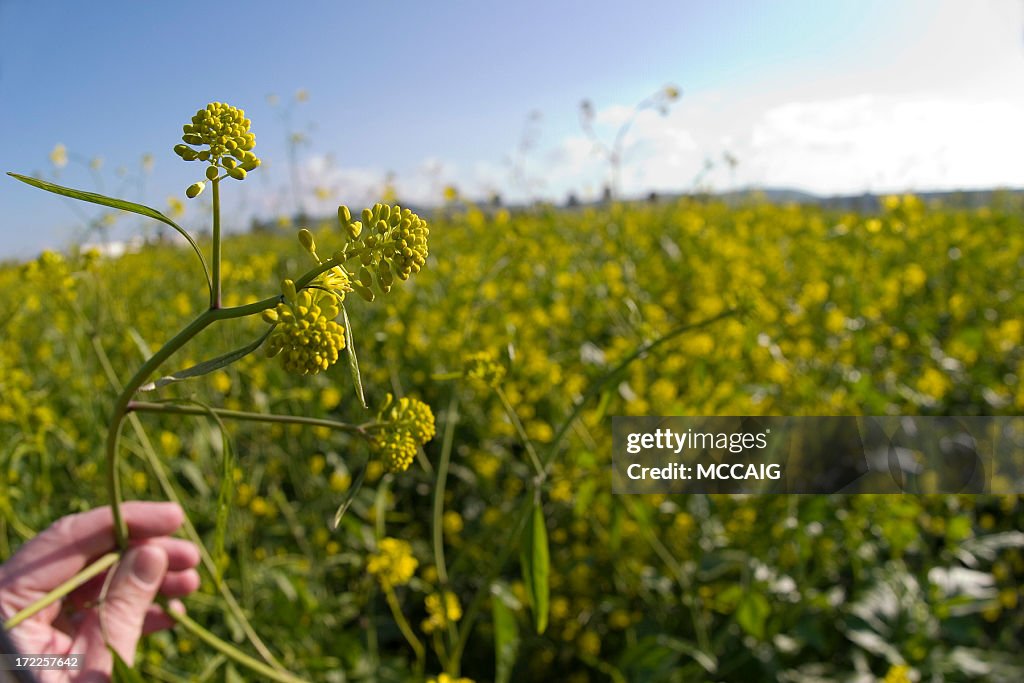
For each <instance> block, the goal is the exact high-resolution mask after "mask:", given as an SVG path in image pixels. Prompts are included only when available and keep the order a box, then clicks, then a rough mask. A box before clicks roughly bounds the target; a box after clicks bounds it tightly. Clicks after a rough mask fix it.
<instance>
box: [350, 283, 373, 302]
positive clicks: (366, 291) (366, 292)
mask: <svg viewBox="0 0 1024 683" xmlns="http://www.w3.org/2000/svg"><path fill="white" fill-rule="evenodd" d="M352 289H353V290H354V291H355V293H356V294H358V295H359V296H361V297H363V298H364V299H366V300H367V301H373V300H374V298H375V297H374V295H373V290H372V289H370V288H369V287H365V286H363V285H362V284H360V283H359V282H353V283H352Z"/></svg>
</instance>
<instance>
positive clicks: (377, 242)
mask: <svg viewBox="0 0 1024 683" xmlns="http://www.w3.org/2000/svg"><path fill="white" fill-rule="evenodd" d="M361 218H362V220H361V221H357V220H353V219H352V213H351V212H350V211H349V209H348V207H347V206H340V207H338V222H339V224H340V225H341V227H342V229H344V231H345V233H346V236H347V237H348V240H349V241H348V243H347V244H346V245H345V248H344V249H343V250H342V251H341V252H339V253H340V255H351V256H353V257H354V256H355V255H357V254H358V256H359V260H360V262H361V264H362V268H360V271H359V282H358V283H355V290H356V291H357V292H358V293H359V294H360V296H362V297H364V298H365V299H367V300H369V301H372V300H373V293H372V292H371V291H370V286H371V285H372V284H373V283H374V281H375V280H376V283H377V286H378V287H380V290H381V291H382V292H384V293H385V294H387V293H388V292H389V291H390V290H391V285H392V284H393V283H394V278H395V277H398V279H399V280H408V279H409V276H410V275H412V274H413V273H418V272H420V270H421V269H422V268H423V265H424V264H425V263H426V261H427V255H428V253H429V252H428V249H427V237H428V236H429V235H430V229H429V228H428V227H427V222H426V221H425V220H423V219H422V218H420V217H419V216H417V215H416V214H415V213H413V212H412V211H411V210H410V209H403V208H402V207H401V206H399V205H398V204H395V205H394V206H389V205H387V204H375V205H374V207H373V208H372V209H363V213H362V216H361ZM364 226H365V228H366V230H365V231H364V229H363V228H364Z"/></svg>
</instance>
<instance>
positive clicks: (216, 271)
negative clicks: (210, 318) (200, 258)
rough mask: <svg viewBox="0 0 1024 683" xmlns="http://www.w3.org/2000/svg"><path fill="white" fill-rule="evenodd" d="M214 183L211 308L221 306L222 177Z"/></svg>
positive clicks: (214, 180)
mask: <svg viewBox="0 0 1024 683" xmlns="http://www.w3.org/2000/svg"><path fill="white" fill-rule="evenodd" d="M211 182H212V183H213V264H212V270H213V288H212V289H211V291H210V309H211V310H215V309H218V308H220V178H214V179H213V180H212V181H211Z"/></svg>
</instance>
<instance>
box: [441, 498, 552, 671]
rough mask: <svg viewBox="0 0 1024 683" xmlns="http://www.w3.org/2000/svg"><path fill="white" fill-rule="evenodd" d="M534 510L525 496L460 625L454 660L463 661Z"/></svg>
mask: <svg viewBox="0 0 1024 683" xmlns="http://www.w3.org/2000/svg"><path fill="white" fill-rule="evenodd" d="M532 510H533V496H529V497H525V498H523V500H522V502H521V503H520V506H519V514H518V516H517V517H516V520H515V522H514V523H513V524H512V525H511V526H510V527H509V534H508V538H507V539H506V540H505V543H503V544H502V546H501V553H500V554H499V555H498V557H497V559H496V560H495V562H494V564H492V565H491V568H490V571H488V572H487V576H486V578H485V579H484V580H483V581H482V582H481V583H480V588H479V589H478V590H477V592H476V595H474V596H473V602H471V603H470V605H469V608H468V609H467V610H466V616H465V617H463V619H462V623H461V624H460V625H459V640H458V642H457V643H456V644H455V648H454V649H453V650H452V656H451V661H452V662H454V663H456V664H458V663H459V662H461V661H462V652H463V651H464V650H465V648H466V644H467V643H468V642H469V634H470V632H471V631H472V630H473V625H474V624H475V623H476V619H477V617H478V616H479V615H480V610H481V609H483V606H484V601H485V600H486V599H487V597H488V596H489V595H490V594H491V584H492V583H494V580H495V579H497V578H498V575H499V574H501V571H502V570H503V569H504V568H505V563H506V562H508V560H509V558H510V557H512V553H513V552H514V551H516V550H518V549H519V544H518V543H517V542H516V539H517V538H519V536H520V535H521V534H522V532H523V525H524V524H526V520H527V517H528V516H529V514H530V512H531V511H532Z"/></svg>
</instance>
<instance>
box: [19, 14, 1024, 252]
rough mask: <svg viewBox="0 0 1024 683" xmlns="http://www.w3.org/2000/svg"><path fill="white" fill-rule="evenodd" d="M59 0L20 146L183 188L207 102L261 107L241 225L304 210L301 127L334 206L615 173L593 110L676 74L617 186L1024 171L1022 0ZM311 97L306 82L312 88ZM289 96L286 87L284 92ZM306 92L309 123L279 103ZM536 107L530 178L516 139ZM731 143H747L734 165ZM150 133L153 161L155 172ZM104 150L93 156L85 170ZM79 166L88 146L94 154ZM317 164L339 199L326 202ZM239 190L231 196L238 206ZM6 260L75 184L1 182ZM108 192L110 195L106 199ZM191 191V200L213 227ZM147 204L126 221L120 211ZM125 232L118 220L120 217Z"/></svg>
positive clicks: (310, 199)
mask: <svg viewBox="0 0 1024 683" xmlns="http://www.w3.org/2000/svg"><path fill="white" fill-rule="evenodd" d="M284 7H285V5H284V4H283V3H280V2H263V1H259V2H217V3H209V2H206V3H199V2H174V3H167V2H145V3H143V2H137V1H135V2H103V3H80V2H63V3H41V2H31V1H30V0H0V136H2V138H0V160H2V164H0V166H2V169H3V170H5V171H16V172H22V173H28V174H32V173H36V172H38V173H40V174H42V175H43V176H45V177H52V173H53V167H52V166H51V164H50V162H49V158H48V157H49V154H50V152H51V150H52V149H53V147H54V145H56V144H57V143H62V144H64V145H65V146H66V148H67V150H68V153H69V154H70V155H71V157H72V163H70V164H69V165H68V166H67V167H65V168H64V169H62V170H61V171H60V176H59V181H60V182H62V183H66V184H69V185H74V186H77V187H82V188H84V189H90V190H103V191H108V192H111V191H114V190H120V191H121V194H122V195H123V196H124V198H126V199H133V200H141V201H145V202H146V203H149V204H150V205H152V206H155V207H156V208H159V209H163V208H165V207H166V203H167V199H168V196H170V195H177V196H178V197H181V198H184V188H185V187H186V186H187V185H188V184H190V183H191V182H193V181H194V180H197V179H199V177H200V176H201V168H200V167H199V166H198V164H186V163H183V162H181V161H180V160H178V159H177V157H175V156H174V155H173V153H172V152H171V148H172V146H173V145H174V144H175V143H176V142H178V137H179V135H180V126H181V125H182V124H183V123H185V122H186V121H187V120H188V118H189V117H190V116H191V115H192V114H193V113H194V112H195V110H196V109H198V108H199V107H201V106H203V105H205V104H206V103H207V102H209V101H213V100H220V101H226V102H229V103H231V104H234V105H236V106H240V107H243V108H245V110H246V112H247V114H248V115H249V116H250V118H251V119H252V120H253V130H254V132H255V133H256V135H257V148H256V151H257V152H258V153H259V154H260V156H261V157H262V158H263V159H264V160H265V161H266V162H267V166H266V167H265V168H261V169H259V170H258V171H257V172H256V173H254V174H253V176H251V177H250V179H249V180H247V181H245V183H242V184H239V185H237V186H235V187H232V188H230V192H233V194H229V195H228V197H227V198H226V201H227V203H228V206H229V207H232V208H233V209H234V210H233V212H232V213H231V217H229V218H228V221H229V223H231V222H232V221H233V223H234V224H235V225H237V226H244V225H245V224H247V217H248V215H250V214H253V213H256V214H259V215H263V216H272V215H275V214H278V213H290V212H292V211H293V210H294V206H295V204H294V201H293V200H292V199H291V198H290V195H289V194H288V193H287V189H288V177H289V175H288V164H287V154H286V144H285V140H286V139H287V137H288V134H289V132H296V131H298V132H302V133H303V134H304V135H305V136H306V137H307V139H308V141H309V143H308V144H307V145H304V146H302V147H300V148H299V154H298V162H297V170H298V174H299V177H300V187H301V188H302V190H303V200H302V201H303V203H304V205H305V206H306V208H307V209H309V210H311V211H313V212H320V211H329V210H330V208H331V207H332V206H336V205H337V203H339V202H341V201H345V202H348V203H352V204H361V203H365V202H369V201H372V200H373V199H374V197H375V196H377V195H379V192H380V190H381V187H382V186H383V183H384V179H385V177H386V175H387V174H388V173H389V172H391V173H394V174H395V175H394V178H395V184H396V186H397V189H398V191H399V195H400V197H405V198H408V199H410V200H412V201H417V202H430V201H433V200H435V199H437V198H438V196H439V194H440V187H442V186H443V185H444V184H447V183H453V184H455V185H456V186H457V187H459V188H460V190H461V191H462V192H463V193H464V194H466V195H468V196H485V195H486V194H487V193H488V192H490V191H492V190H497V191H500V192H501V193H502V194H503V195H504V196H505V197H506V198H507V199H509V200H517V199H523V198H525V197H526V196H527V195H533V196H539V197H545V198H549V199H553V200H556V201H562V200H564V198H565V196H566V194H567V193H568V192H570V191H571V192H575V193H576V194H578V195H581V196H584V197H586V196H590V195H594V194H596V193H598V192H599V191H600V188H601V186H602V184H603V183H604V182H605V181H606V178H607V166H606V165H604V164H603V163H602V160H601V158H600V156H598V155H596V154H595V153H594V151H593V146H592V144H591V143H590V142H589V141H588V140H587V138H586V137H585V136H584V135H583V134H582V132H581V129H580V126H579V122H578V116H577V112H578V106H579V102H580V101H581V100H582V99H584V98H589V99H590V100H591V101H592V102H593V103H594V107H595V110H596V113H597V116H596V124H597V130H598V132H599V133H600V134H601V135H602V136H603V137H605V138H606V139H610V138H611V137H612V136H613V135H614V133H615V131H616V130H617V128H618V126H619V125H621V124H622V123H623V122H624V121H625V120H626V119H627V118H628V117H629V112H630V108H631V107H632V106H633V105H635V104H636V103H637V102H639V101H640V100H642V99H643V98H645V97H646V96H648V95H650V94H651V93H653V92H655V91H657V90H658V89H659V88H661V87H663V86H664V85H665V84H668V83H673V84H676V85H678V86H679V87H681V88H682V90H683V91H684V95H683V97H682V98H681V99H680V100H679V101H678V102H676V103H675V104H674V105H673V107H672V109H671V111H670V113H669V114H668V115H667V116H659V115H658V114H657V113H655V112H653V111H651V112H647V113H645V114H643V115H642V116H640V117H638V118H637V120H636V122H635V125H634V127H633V128H632V130H631V133H630V136H629V138H627V140H626V146H625V158H624V164H623V173H622V189H623V191H624V193H626V194H640V193H643V192H646V191H647V190H648V189H657V190H661V191H671V190H676V191H679V190H686V189H689V188H691V187H692V185H693V182H694V178H695V177H696V176H697V174H698V173H699V172H700V169H701V168H702V166H703V164H704V160H705V159H711V160H712V161H714V162H715V167H714V168H713V170H712V172H711V173H710V174H708V175H707V176H705V178H704V181H705V182H707V183H709V184H710V185H711V186H712V187H714V188H716V189H728V188H731V187H733V186H747V185H759V186H789V187H798V188H803V189H808V190H812V191H816V192H821V193H839V192H844V193H845V192H860V191H864V190H874V191H890V190H893V191H895V190H905V189H911V190H913V189H919V190H923V189H935V188H945V187H950V188H951V187H984V186H991V185H1007V186H1020V185H1024V172H1022V170H1021V169H1022V168H1024V163H1021V162H1020V159H1021V158H1022V157H1024V145H1022V143H1021V142H1020V140H1019V139H1024V134H1022V133H1021V132H1020V128H1021V125H1020V123H1019V122H1020V121H1024V96H1022V93H1024V41H1022V40H1021V36H1022V30H1024V11H1022V6H1021V4H1020V3H1017V2H1015V1H1014V0H988V1H986V0H981V1H979V2H970V3H968V2H955V1H941V0H929V1H924V0H920V1H916V0H911V1H907V2H900V3H891V2H875V1H870V0H836V1H834V2H829V3H821V2H810V1H797V0H792V1H787V2H767V1H762V2H754V1H753V0H750V1H741V0H733V1H723V2H668V1H665V2H647V3H644V2H640V3H630V4H629V5H628V6H627V5H626V4H625V3H622V2H621V1H619V2H568V1H566V2H539V1H538V2H534V1H522V2H516V3H470V2H445V3H441V2H437V3H412V2H407V3H399V2H380V3H342V2H305V3H302V2H296V3H290V4H289V5H288V7H287V10H284V9H283V8H284ZM300 89H304V90H305V91H307V92H308V95H309V97H308V100H307V101H305V102H302V103H295V102H294V100H293V98H294V95H295V93H296V92H297V91H299V90H300ZM272 93H273V94H277V95H278V96H279V97H280V102H279V104H278V105H277V106H276V107H275V106H271V105H270V104H269V103H268V100H267V96H268V95H269V94H272ZM285 111H289V112H290V123H288V122H286V120H285V118H284V112H285ZM533 111H539V112H540V113H541V118H540V119H539V121H538V122H537V124H536V136H535V138H536V139H535V144H534V145H533V147H532V148H531V150H530V151H529V153H528V154H527V155H526V156H525V158H524V159H525V161H524V163H523V166H524V169H525V171H526V175H527V177H528V178H530V180H531V184H530V185H529V187H528V188H527V189H523V188H521V187H516V186H513V185H512V184H511V182H510V169H509V165H508V163H507V159H508V157H509V156H510V155H512V154H513V153H514V151H515V149H516V147H517V145H518V143H519V140H520V137H521V135H522V132H523V129H524V125H525V122H526V121H527V117H528V116H529V115H530V113H531V112H533ZM726 151H728V152H730V153H731V154H733V155H734V156H735V157H736V158H737V159H739V165H738V166H737V167H736V169H735V170H733V171H729V170H728V169H727V167H726V166H725V165H724V164H722V163H721V162H720V160H721V156H722V154H723V153H724V152H726ZM144 153H151V154H152V155H153V159H154V165H153V170H152V172H151V173H150V174H149V175H148V176H146V177H145V182H144V183H138V182H134V181H133V182H126V181H122V180H120V179H119V178H118V175H117V169H118V168H119V167H124V168H126V169H127V177H128V178H129V179H137V178H139V177H141V173H140V172H139V161H140V159H141V157H142V155H143V154H144ZM97 156H99V157H102V160H103V162H102V168H101V169H100V171H99V173H98V175H99V178H97V177H95V176H96V175H97V174H93V173H91V172H89V171H88V169H87V168H86V165H87V162H88V161H89V160H91V159H93V158H94V157H97ZM79 161H80V162H81V163H78V162H79ZM316 187H320V188H321V189H322V190H323V191H324V192H326V193H327V194H328V195H329V196H328V197H326V198H323V199H317V198H316V197H315V196H314V194H313V190H314V188H316ZM232 201H234V202H235V203H234V204H232ZM0 206H2V207H3V215H2V218H0V238H2V242H0V258H4V257H8V256H21V257H24V256H30V255H32V254H33V253H35V252H36V251H38V250H39V249H41V248H44V247H50V246H60V245H62V244H65V243H66V242H67V241H68V240H69V239H71V238H72V237H74V236H75V235H76V234H78V233H79V232H80V229H81V226H82V221H81V219H80V218H79V216H78V215H77V214H76V213H75V212H73V211H72V210H71V209H70V208H69V206H68V204H67V202H66V201H64V200H61V199H58V198H56V197H53V196H51V195H47V194H45V193H42V192H40V191H38V190H34V189H32V188H29V187H27V186H23V185H20V184H19V183H16V182H15V181H13V180H11V179H5V180H3V181H2V182H0ZM94 213H95V212H93V211H92V210H89V211H88V212H87V214H86V217H87V218H88V217H90V216H93V215H94ZM202 221H203V214H202V211H201V208H200V207H199V206H198V205H196V204H190V205H189V211H188V212H187V214H186V218H185V222H186V223H190V225H193V226H194V225H201V224H202ZM137 225H138V224H137V223H134V222H130V221H121V226H122V227H121V231H122V232H123V231H125V230H128V229H136V228H137ZM115 234H120V233H115Z"/></svg>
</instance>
